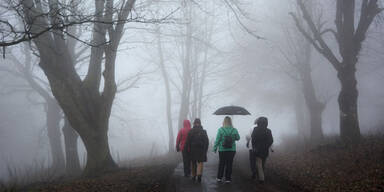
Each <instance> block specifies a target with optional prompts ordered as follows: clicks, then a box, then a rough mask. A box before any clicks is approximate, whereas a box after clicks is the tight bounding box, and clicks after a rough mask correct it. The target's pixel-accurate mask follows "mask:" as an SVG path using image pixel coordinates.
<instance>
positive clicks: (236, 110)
mask: <svg viewBox="0 0 384 192" xmlns="http://www.w3.org/2000/svg"><path fill="white" fill-rule="evenodd" d="M213 114H214V115H250V114H251V113H249V112H248V111H247V110H246V109H244V108H243V107H239V106H233V105H232V106H225V107H221V108H219V109H218V110H216V111H215V112H214V113H213Z"/></svg>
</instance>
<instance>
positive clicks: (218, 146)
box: [213, 116, 240, 183]
mask: <svg viewBox="0 0 384 192" xmlns="http://www.w3.org/2000/svg"><path fill="white" fill-rule="evenodd" d="M238 140H240V135H239V132H238V131H237V129H235V128H233V126H232V120H231V118H230V117H228V116H226V117H225V118H224V122H223V126H222V127H220V128H219V130H218V131H217V136H216V141H215V145H214V147H213V151H214V152H215V153H216V152H217V150H219V170H218V171H217V178H216V180H217V181H218V182H221V181H222V178H223V175H224V169H225V182H226V183H231V181H232V178H231V175H232V164H233V158H234V157H235V154H236V141H238Z"/></svg>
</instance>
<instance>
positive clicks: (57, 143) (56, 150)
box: [46, 99, 65, 172]
mask: <svg viewBox="0 0 384 192" xmlns="http://www.w3.org/2000/svg"><path fill="white" fill-rule="evenodd" d="M46 114H47V115H46V122H47V133H48V139H49V145H50V148H51V156H52V169H53V170H55V171H58V172H61V171H63V170H64V167H65V161H64V152H63V148H62V145H61V133H60V120H61V110H60V107H59V106H58V105H57V103H56V101H55V100H54V99H52V100H50V101H47V110H46Z"/></svg>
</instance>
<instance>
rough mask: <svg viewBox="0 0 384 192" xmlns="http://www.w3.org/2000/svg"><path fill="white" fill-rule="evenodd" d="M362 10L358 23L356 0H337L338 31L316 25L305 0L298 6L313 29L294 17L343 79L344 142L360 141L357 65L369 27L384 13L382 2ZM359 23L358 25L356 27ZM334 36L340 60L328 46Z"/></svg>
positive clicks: (367, 0) (365, 3)
mask: <svg viewBox="0 0 384 192" xmlns="http://www.w3.org/2000/svg"><path fill="white" fill-rule="evenodd" d="M361 2H362V4H361V9H360V18H359V20H358V21H357V22H356V21H355V17H356V11H357V9H356V1H355V0H337V1H336V7H335V9H336V15H335V24H336V29H332V28H328V29H324V24H325V23H320V25H316V21H315V20H314V18H313V17H312V16H311V14H310V13H309V11H308V9H307V7H306V4H305V2H304V1H303V0H297V4H298V6H299V7H300V10H301V12H302V18H303V19H304V20H305V23H306V24H307V26H308V27H309V29H310V32H307V31H306V30H305V27H304V26H303V24H302V23H300V21H299V18H298V16H297V15H296V14H291V15H292V16H293V19H294V21H295V22H296V26H297V28H298V29H299V31H300V32H301V33H302V34H303V35H304V37H305V38H306V39H307V40H308V41H309V42H310V43H311V44H312V45H313V47H314V48H315V49H316V50H317V51H318V52H319V53H320V54H322V55H323V56H324V57H325V58H326V59H327V60H328V61H329V62H330V63H331V64H332V66H333V67H334V68H335V69H336V71H337V76H338V78H339V80H340V84H341V91H340V94H339V98H338V102H339V109H340V136H341V138H342V140H343V141H344V142H347V143H349V142H353V141H357V140H359V138H360V127H359V118H358V105H357V99H358V90H357V87H356V85H357V80H356V64H357V62H358V56H359V53H360V50H361V47H362V43H363V41H364V39H365V37H366V33H367V31H368V29H369V26H370V25H371V23H372V22H373V20H374V19H375V17H376V16H377V15H378V14H379V13H380V12H381V11H382V9H381V8H379V6H378V0H362V1H361ZM356 23H357V26H355V25H356ZM327 33H331V34H333V37H334V38H335V39H336V41H337V44H338V48H339V50H338V51H339V53H340V57H341V58H342V60H340V59H339V57H338V56H337V52H336V51H333V50H332V49H331V48H330V46H329V42H328V43H327V42H326V40H325V38H324V35H325V34H327Z"/></svg>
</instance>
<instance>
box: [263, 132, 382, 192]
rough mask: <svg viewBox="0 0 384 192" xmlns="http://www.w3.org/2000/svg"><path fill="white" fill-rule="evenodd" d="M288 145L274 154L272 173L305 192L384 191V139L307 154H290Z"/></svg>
mask: <svg viewBox="0 0 384 192" xmlns="http://www.w3.org/2000/svg"><path fill="white" fill-rule="evenodd" d="M287 145H289V144H287ZM287 145H285V148H284V149H283V148H282V147H281V148H279V147H277V148H276V149H275V152H274V153H273V154H271V157H270V158H269V160H268V170H269V171H271V172H272V173H273V174H274V175H279V176H280V177H282V178H283V179H285V180H288V181H290V182H291V183H295V185H297V186H300V187H302V188H303V190H305V191H384V136H383V135H376V136H366V137H364V138H363V139H362V140H361V142H360V143H358V144H353V145H343V144H342V143H341V142H338V141H337V140H334V141H333V142H332V143H330V144H326V145H321V146H319V147H316V148H314V149H308V148H307V150H304V148H301V149H300V148H296V149H291V150H288V149H287V148H286V146H287Z"/></svg>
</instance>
